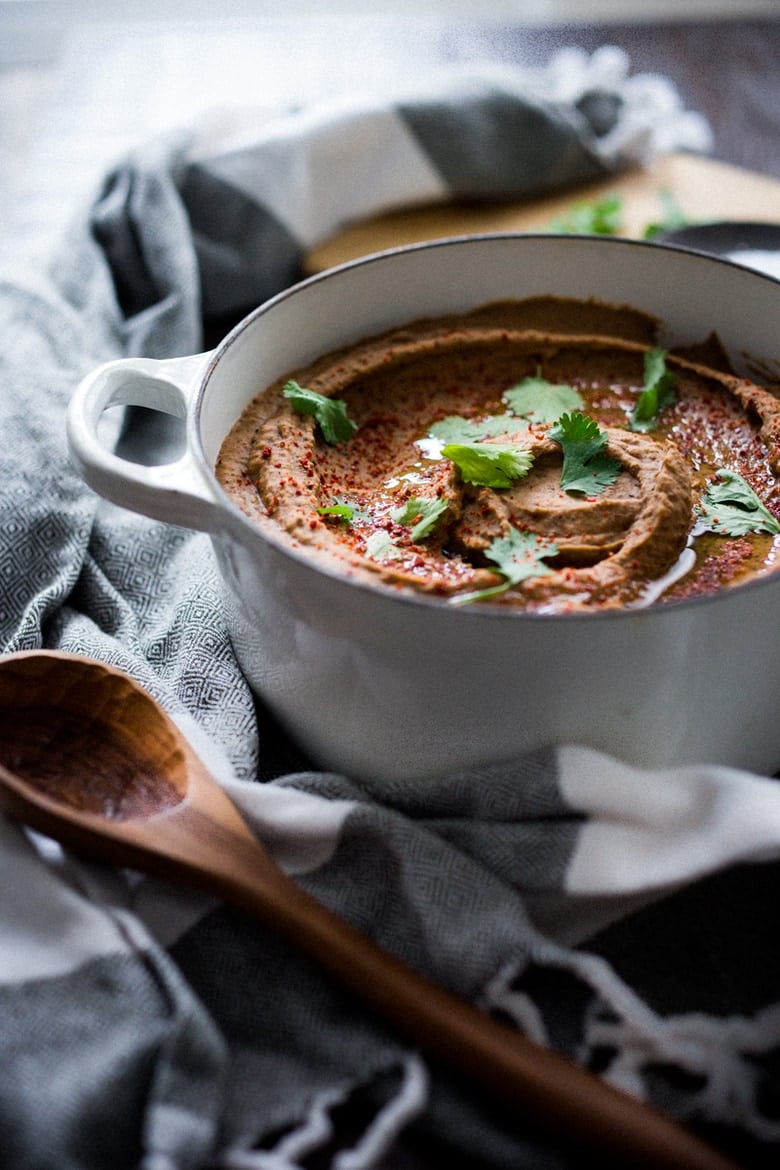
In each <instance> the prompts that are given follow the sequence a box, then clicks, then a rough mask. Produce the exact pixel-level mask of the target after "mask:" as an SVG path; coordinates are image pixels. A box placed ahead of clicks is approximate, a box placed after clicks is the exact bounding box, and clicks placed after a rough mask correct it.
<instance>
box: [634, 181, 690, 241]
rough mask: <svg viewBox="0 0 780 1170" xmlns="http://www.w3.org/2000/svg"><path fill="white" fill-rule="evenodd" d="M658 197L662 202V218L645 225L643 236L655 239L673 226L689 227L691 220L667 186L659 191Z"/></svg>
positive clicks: (647, 238)
mask: <svg viewBox="0 0 780 1170" xmlns="http://www.w3.org/2000/svg"><path fill="white" fill-rule="evenodd" d="M658 198H659V199H660V202H661V209H662V213H663V214H662V216H661V219H660V220H657V221H654V222H653V223H648V224H646V225H645V229H644V231H643V232H642V238H643V239H645V240H654V239H655V238H656V236H660V235H661V233H662V232H666V231H669V230H671V229H672V228H681V227H687V226H688V225H689V224H690V223H691V220H690V219H689V218H688V217H687V215H685V213H684V212H683V210H682V208H681V207H680V205H679V203H678V202H677V200H676V199H675V197H674V195H673V194H672V192H671V191H668V190H666V189H665V188H664V189H662V190H661V191H659V192H658Z"/></svg>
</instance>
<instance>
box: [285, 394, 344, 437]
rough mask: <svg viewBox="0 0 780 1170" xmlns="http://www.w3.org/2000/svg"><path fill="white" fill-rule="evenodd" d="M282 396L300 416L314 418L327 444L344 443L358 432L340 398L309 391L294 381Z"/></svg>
mask: <svg viewBox="0 0 780 1170" xmlns="http://www.w3.org/2000/svg"><path fill="white" fill-rule="evenodd" d="M282 394H283V395H284V397H285V398H289V399H290V402H291V403H292V408H293V410H295V411H296V412H297V413H298V414H311V415H313V416H314V419H315V421H316V422H317V423H318V424H319V427H320V430H321V431H322V435H323V438H324V439H325V441H326V442H327V443H343V442H345V441H346V440H347V439H351V438H352V436H353V435H354V433H355V431H356V430H357V424H356V423H354V422H353V421H352V419H351V418H349V416H348V415H347V407H346V403H344V402H342V401H341V399H340V398H328V397H327V395H325V394H318V393H317V391H316V390H307V389H306V387H305V386H299V385H298V383H297V382H295V381H293V380H290V381H289V382H287V383H286V384H285V386H284V387H283V389H282Z"/></svg>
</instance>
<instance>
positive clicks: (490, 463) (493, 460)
mask: <svg viewBox="0 0 780 1170" xmlns="http://www.w3.org/2000/svg"><path fill="white" fill-rule="evenodd" d="M441 453H442V455H443V456H444V458H445V459H450V460H451V461H452V462H453V463H454V464H455V466H456V467H457V468H458V470H459V472H460V474H461V477H462V478H463V480H464V481H465V482H466V483H471V484H474V485H475V486H477V487H492V488H508V487H511V486H512V484H513V483H514V481H515V480H516V479H521V478H522V477H523V476H524V475H527V474H528V472H529V471H530V469H531V464H532V463H533V454H532V453H531V452H530V451H528V450H526V448H525V447H518V446H516V445H515V444H514V443H447V444H446V445H445V446H444V447H443V448H442V452H441Z"/></svg>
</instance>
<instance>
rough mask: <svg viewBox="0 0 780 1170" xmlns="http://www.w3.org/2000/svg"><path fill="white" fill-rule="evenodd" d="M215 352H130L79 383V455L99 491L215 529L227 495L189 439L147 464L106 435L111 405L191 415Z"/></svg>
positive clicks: (72, 415)
mask: <svg viewBox="0 0 780 1170" xmlns="http://www.w3.org/2000/svg"><path fill="white" fill-rule="evenodd" d="M211 357H212V354H211V353H210V352H209V353H199V354H194V355H192V356H190V357H182V358H170V359H166V360H157V359H155V358H122V359H119V360H117V361H113V362H107V363H106V364H104V365H102V366H99V367H98V368H97V369H96V370H94V371H93V372H92V373H91V374H88V375H87V377H86V378H84V380H83V381H82V382H81V383H80V384H79V386H78V388H77V389H76V391H75V393H74V395H73V397H72V399H71V401H70V404H69V407H68V415H67V437H68V446H69V449H70V455H71V459H72V460H73V463H74V464H75V466H76V468H77V469H78V471H79V472H80V474H81V476H82V478H83V479H84V480H85V482H86V483H87V484H89V486H90V487H91V488H93V489H94V490H95V491H96V492H97V493H98V494H99V495H101V496H104V497H105V498H106V499H107V500H111V501H112V503H115V504H119V505H120V506H121V507H123V508H129V509H130V510H131V511H133V512H140V513H141V514H142V515H144V516H150V517H152V518H153V519H155V520H163V521H166V522H168V523H170V524H178V525H181V526H182V527H184V528H195V529H198V530H200V531H202V532H213V531H214V530H215V528H216V524H217V517H218V515H219V513H220V511H222V512H224V503H220V498H219V497H218V496H217V494H216V491H215V488H214V486H213V485H212V484H211V483H210V482H209V480H208V478H207V476H206V474H205V472H204V469H203V466H202V465H201V463H200V462H199V461H198V459H197V458H196V455H195V453H194V452H193V451H191V450H190V444H189V442H188V443H187V447H186V450H185V452H184V454H183V455H182V456H181V457H180V458H178V459H176V460H175V461H173V462H171V463H162V464H157V465H151V466H145V465H141V464H138V463H133V462H131V461H130V460H128V459H123V458H122V457H121V456H119V455H116V454H115V453H114V452H113V451H111V450H109V449H108V448H107V447H106V445H105V443H104V442H103V441H102V440H101V438H100V436H99V424H100V420H101V417H102V415H103V413H104V412H105V411H106V410H107V409H108V408H109V407H111V406H145V407H148V408H149V409H151V410H157V411H162V412H163V413H164V414H171V415H174V416H175V417H177V418H182V419H184V418H186V416H187V412H188V408H189V406H190V404H191V403H192V401H193V400H194V397H195V392H196V390H197V387H198V385H199V383H200V378H201V375H202V374H203V372H204V370H205V369H206V366H207V365H208V363H209V361H210V359H211Z"/></svg>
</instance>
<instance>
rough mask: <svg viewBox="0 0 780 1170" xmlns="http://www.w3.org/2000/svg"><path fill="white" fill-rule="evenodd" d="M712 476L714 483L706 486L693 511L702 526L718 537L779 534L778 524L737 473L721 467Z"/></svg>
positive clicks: (779, 523)
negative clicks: (714, 479) (764, 533)
mask: <svg viewBox="0 0 780 1170" xmlns="http://www.w3.org/2000/svg"><path fill="white" fill-rule="evenodd" d="M715 475H716V476H717V482H716V483H711V484H710V485H709V486H708V488H707V490H706V491H705V493H704V495H703V497H702V500H701V503H700V504H699V505H698V507H697V509H696V510H697V513H698V518H699V524H700V526H701V527H703V528H707V529H710V530H711V531H712V532H716V533H718V534H719V535H721V536H746V535H747V533H748V532H768V533H771V534H772V535H777V534H778V533H780V522H778V521H777V520H776V519H775V517H774V516H773V515H772V513H771V512H770V511H769V509H768V508H767V507H766V506H765V505H764V504H762V502H761V500H760V499H759V497H758V496H757V495H756V493H755V492H754V491H753V488H752V487H751V486H750V484H749V483H747V481H746V480H744V479H743V478H742V476H741V475H740V474H739V473H738V472H736V471H730V470H729V469H728V468H726V467H720V468H718V470H717V471H716V472H715Z"/></svg>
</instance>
